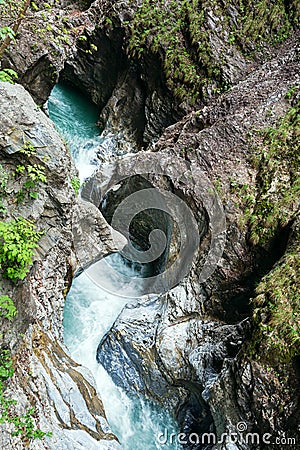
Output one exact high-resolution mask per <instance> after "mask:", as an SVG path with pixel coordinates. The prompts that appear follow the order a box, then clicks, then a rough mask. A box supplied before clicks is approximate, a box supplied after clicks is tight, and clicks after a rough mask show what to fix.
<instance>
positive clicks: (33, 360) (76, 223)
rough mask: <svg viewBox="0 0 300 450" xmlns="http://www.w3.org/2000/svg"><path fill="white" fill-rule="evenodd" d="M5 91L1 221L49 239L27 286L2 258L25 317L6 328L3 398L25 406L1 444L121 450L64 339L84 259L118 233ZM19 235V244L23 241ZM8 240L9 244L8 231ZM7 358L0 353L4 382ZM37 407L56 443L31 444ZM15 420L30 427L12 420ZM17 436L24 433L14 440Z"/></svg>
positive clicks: (54, 141)
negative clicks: (69, 301)
mask: <svg viewBox="0 0 300 450" xmlns="http://www.w3.org/2000/svg"><path fill="white" fill-rule="evenodd" d="M0 94H1V95H0V115H1V121H0V123H1V126H0V155H1V180H2V185H1V198H2V202H1V205H2V206H1V208H2V210H1V211H2V212H1V215H2V217H1V220H2V221H3V222H4V223H8V224H9V223H12V222H13V221H14V220H18V217H21V216H22V217H23V218H25V219H26V220H28V221H30V222H27V225H26V226H29V225H28V224H29V223H34V225H35V226H36V227H37V230H38V231H39V232H41V233H42V235H41V236H40V239H39V241H38V247H37V249H36V252H35V254H34V259H33V265H32V266H29V269H30V270H29V272H28V274H27V275H26V277H25V279H24V280H23V281H21V280H16V281H14V280H11V279H9V278H7V276H5V273H4V272H3V269H4V267H6V266H5V264H4V263H3V260H2V265H1V267H2V274H1V280H0V285H1V295H4V294H5V295H8V296H9V297H10V298H11V299H12V300H13V302H14V303H15V306H16V308H17V311H18V312H17V315H16V317H15V318H14V319H13V320H12V321H10V320H9V319H8V318H2V321H1V352H3V350H4V351H5V350H9V351H11V352H12V358H13V368H14V374H13V376H12V377H8V380H7V382H6V383H5V384H4V385H5V390H4V398H5V399H15V400H16V401H17V403H16V405H10V406H9V407H8V420H4V423H2V424H1V447H2V448H5V449H10V448H11V449H12V448H13V449H17V448H18V449H23V448H27V446H28V445H29V448H36V449H37V448H51V449H58V448H60V449H64V448H68V449H70V448H72V449H83V448H91V449H92V448H94V449H96V448H97V449H98V448H99V449H100V448H105V449H107V448H111V449H114V448H119V447H120V446H119V444H118V443H117V440H116V438H115V436H114V435H113V434H112V433H111V432H110V431H109V427H108V425H107V422H106V419H105V413H104V410H103V406H102V403H101V400H100V399H99V398H98V396H97V391H96V388H95V384H94V381H93V379H92V377H91V375H90V374H89V372H88V371H87V370H86V369H84V368H83V367H81V366H79V365H78V364H76V362H74V361H73V360H72V359H71V358H70V356H68V351H67V350H66V348H65V347H64V345H63V337H62V314H63V306H64V298H65V295H66V293H67V291H68V290H69V288H70V285H71V282H72V278H73V276H74V273H75V271H76V270H77V269H78V268H79V266H78V263H77V260H78V258H80V261H81V262H83V263H84V261H86V263H89V262H90V261H91V260H92V259H93V258H96V257H99V256H100V254H101V253H102V254H106V253H108V252H110V251H111V250H112V249H113V247H112V245H111V239H110V230H109V228H108V227H107V225H106V222H105V221H104V219H103V218H102V216H101V214H100V213H99V211H98V210H97V209H96V208H94V207H93V205H91V204H86V203H84V202H82V201H80V200H78V199H77V198H76V196H75V192H74V190H73V188H72V186H71V181H72V178H73V177H75V176H76V175H77V174H76V169H75V167H74V166H73V163H72V162H71V158H70V154H69V151H68V149H67V148H66V146H65V145H64V144H63V142H62V140H61V139H60V137H59V136H58V134H57V132H56V131H55V130H54V127H53V125H52V123H51V122H50V121H49V119H48V118H47V117H46V116H45V114H44V113H43V112H41V111H40V109H39V108H38V107H37V106H36V104H35V103H34V102H33V100H32V98H31V97H30V95H29V94H28V93H27V92H26V91H25V90H24V88H22V87H21V86H17V85H15V86H13V85H11V84H8V83H1V85H0ZM21 167H24V170H21V169H20V168H21ZM30 167H31V168H33V169H30ZM34 169H36V170H39V171H40V172H42V173H43V174H44V175H45V178H42V179H41V178H40V179H39V180H35V182H34V183H33V186H32V184H30V183H29V184H28V181H30V180H31V181H32V178H31V179H30V177H29V178H28V174H29V173H32V172H33V173H35V172H34ZM3 180H5V185H4V184H3ZM26 183H27V184H26ZM89 221H90V222H89ZM3 222H1V223H3ZM92 225H93V226H92ZM89 228H91V230H89V232H90V231H92V230H94V231H93V232H92V234H89V233H87V232H86V231H87V229H89ZM93 233H95V234H93ZM18 236H19V243H20V241H21V242H22V239H24V238H22V234H21V233H20V235H18ZM99 236H101V239H100V238H99ZM3 239H4V241H5V239H6V241H5V242H8V241H7V239H8V237H7V236H4V235H3V234H1V241H2V242H3ZM16 239H18V237H17V238H16ZM28 239H29V238H28ZM10 242H14V241H10ZM2 251H3V248H2ZM19 254H20V253H19ZM15 264H18V263H17V262H16V263H15ZM8 266H13V264H12V263H10V264H9V263H8ZM3 311H5V310H3V309H1V312H3ZM3 359H4V358H3V353H1V370H2V372H1V376H2V377H3V378H1V380H2V381H3V379H5V376H4V375H5V374H4V373H3ZM2 407H4V406H3V404H2ZM31 408H34V412H33V413H32V414H29V416H30V417H31V418H32V420H33V422H32V424H33V425H32V427H33V428H34V429H40V430H42V431H43V432H51V433H52V437H51V438H47V437H45V438H44V439H43V440H32V439H31V435H30V426H27V427H26V426H25V423H26V420H25V419H26V417H24V416H25V415H26V413H28V411H29V410H30V409H31ZM3 414H4V410H3V409H2V411H1V415H2V417H3ZM15 415H19V417H20V420H21V422H23V425H22V424H21V425H19V427H17V426H16V425H15V423H16V422H14V424H13V423H11V422H12V421H11V420H9V419H11V418H13V417H14V416H15ZM28 420H29V421H30V420H31V419H30V418H29V419H28ZM16 429H18V430H19V431H20V434H19V435H18V436H15V437H14V432H15V431H16Z"/></svg>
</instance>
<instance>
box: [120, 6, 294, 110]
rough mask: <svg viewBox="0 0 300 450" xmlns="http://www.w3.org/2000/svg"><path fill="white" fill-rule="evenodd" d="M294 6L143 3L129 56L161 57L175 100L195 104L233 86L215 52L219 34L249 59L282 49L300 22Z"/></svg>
mask: <svg viewBox="0 0 300 450" xmlns="http://www.w3.org/2000/svg"><path fill="white" fill-rule="evenodd" d="M134 3H136V2H135V1H134ZM292 4H293V5H294V7H293V5H290V6H289V5H287V4H286V2H285V1H284V0H251V1H243V0H234V1H227V2H226V1H225V2H224V1H221V0H210V1H208V0H180V1H174V0H170V1H167V2H166V1H163V0H159V1H157V2H153V1H152V0H143V1H142V3H141V4H140V6H139V7H138V8H136V12H135V15H134V18H133V22H132V23H131V24H130V26H129V31H130V33H131V38H130V42H129V47H128V52H129V55H130V56H131V57H137V58H141V57H142V55H143V53H144V51H145V49H150V50H151V51H152V52H154V53H159V55H160V57H161V58H162V65H163V69H164V73H165V77H166V82H167V85H168V86H169V88H170V89H171V90H172V91H173V93H174V95H175V96H177V97H179V98H181V99H189V100H190V101H191V102H193V101H195V100H196V99H197V98H198V97H201V96H204V95H205V93H206V90H207V87H208V86H212V87H213V88H217V89H224V88H226V87H227V84H228V80H227V79H226V77H225V75H224V74H223V72H222V64H223V61H222V54H220V55H216V54H214V53H213V51H212V47H211V37H212V36H213V35H214V34H215V35H217V36H218V38H221V40H223V41H224V42H226V40H227V44H228V47H230V46H231V45H234V46H236V47H238V49H239V50H241V51H243V52H244V53H246V54H247V53H248V54H249V53H252V52H253V51H255V50H259V49H260V48H261V47H262V46H263V45H265V44H276V43H278V42H281V41H283V40H284V39H286V38H287V37H288V35H289V33H290V32H291V30H292V29H293V27H296V26H297V23H298V22H299V13H298V12H297V11H298V9H297V8H296V2H295V0H293V2H292ZM212 18H213V22H215V27H216V28H215V29H213V27H212V26H211V23H212ZM220 50H221V52H222V51H223V50H222V49H220Z"/></svg>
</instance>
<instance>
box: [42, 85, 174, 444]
mask: <svg viewBox="0 0 300 450" xmlns="http://www.w3.org/2000/svg"><path fill="white" fill-rule="evenodd" d="M97 114H98V111H97V108H95V107H94V106H93V105H91V104H90V103H89V102H87V101H86V100H85V99H84V98H83V97H82V96H81V95H80V94H78V93H76V92H75V91H74V90H72V89H70V88H68V87H66V86H64V85H57V86H56V87H55V88H54V90H53V91H52V94H51V97H50V99H49V115H50V118H51V119H52V120H53V122H54V123H55V125H56V127H57V129H58V130H59V132H60V133H61V135H62V136H63V137H64V138H65V140H66V141H67V143H68V145H69V148H70V150H71V153H72V156H73V159H74V162H75V164H76V165H77V168H78V170H79V173H80V177H81V180H82V181H83V180H84V179H85V178H86V177H88V176H89V175H91V173H92V172H93V170H94V169H95V168H96V165H97V153H98V152H99V148H100V151H101V148H104V149H105V145H103V146H102V144H105V143H104V142H103V139H102V138H101V137H100V133H99V129H98V128H97V126H96V125H95V123H96V120H97ZM107 260H108V262H109V265H111V266H112V267H114V268H116V270H117V271H120V272H122V273H123V274H125V275H128V276H129V277H133V278H134V277H139V276H140V274H141V269H140V268H139V267H138V266H137V265H131V266H129V265H126V264H125V262H124V260H123V259H122V258H121V256H120V255H118V254H114V255H111V256H108V257H107ZM107 281H108V285H109V279H108V280H107ZM134 286H135V285H134ZM112 291H113V289H112ZM129 292H130V289H129ZM132 301H135V300H133V299H132V298H126V297H119V296H117V295H115V294H113V293H110V292H109V289H106V290H104V289H103V288H102V287H100V286H98V285H95V284H94V283H93V282H92V280H91V277H89V276H88V275H87V274H86V273H85V272H83V273H82V274H81V275H80V276H78V277H77V278H75V279H74V280H73V284H72V287H71V290H70V292H69V294H68V296H67V299H66V303H65V309H64V338H65V343H66V345H67V347H68V348H69V351H70V353H71V356H72V357H73V358H74V360H75V361H77V362H79V363H80V364H82V365H84V366H86V367H88V368H89V369H90V370H91V372H92V373H93V375H94V378H95V380H96V383H97V388H98V391H99V394H100V397H101V399H102V401H103V403H104V407H105V411H106V415H107V418H108V422H109V424H110V426H111V428H112V431H113V432H114V433H115V434H116V435H117V436H118V438H119V440H120V442H121V444H122V446H123V448H124V450H160V449H161V450H162V449H173V450H179V449H181V446H180V445H179V444H177V443H173V444H170V443H167V444H160V443H159V442H158V440H157V438H158V436H159V434H160V433H164V431H165V429H167V430H168V434H169V435H170V434H171V433H173V432H174V433H175V432H176V425H175V423H174V421H173V420H172V418H171V416H170V415H169V414H168V413H167V411H165V410H164V409H162V408H159V407H157V406H154V405H153V404H152V403H151V402H149V401H146V400H145V399H143V398H141V397H140V396H138V395H137V396H136V397H129V396H128V395H127V394H126V393H125V392H124V391H123V390H122V389H121V388H119V387H117V386H115V384H114V383H113V381H112V380H111V378H110V377H109V375H108V374H107V373H106V371H105V370H104V368H103V367H102V366H101V365H100V364H98V363H97V361H96V351H97V347H98V344H99V342H100V340H101V338H102V337H103V336H104V334H105V333H106V332H107V331H109V329H110V327H111V326H112V324H113V323H114V321H115V320H116V318H117V317H118V315H119V313H120V312H121V310H122V308H123V307H124V306H125V305H126V303H128V302H132Z"/></svg>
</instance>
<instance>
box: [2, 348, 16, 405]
mask: <svg viewBox="0 0 300 450" xmlns="http://www.w3.org/2000/svg"><path fill="white" fill-rule="evenodd" d="M13 374H14V370H13V362H12V359H11V357H10V352H9V350H0V397H1V394H2V391H1V388H2V381H5V380H7V379H8V378H10V377H12V376H13Z"/></svg>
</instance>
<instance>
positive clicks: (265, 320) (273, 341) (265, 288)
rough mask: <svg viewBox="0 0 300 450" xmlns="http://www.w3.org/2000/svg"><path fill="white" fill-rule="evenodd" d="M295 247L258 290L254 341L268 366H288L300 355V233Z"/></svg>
mask: <svg viewBox="0 0 300 450" xmlns="http://www.w3.org/2000/svg"><path fill="white" fill-rule="evenodd" d="M295 239H296V240H295V244H294V247H293V248H291V249H290V250H289V251H288V252H287V254H285V255H284V257H283V258H282V259H281V261H280V262H279V263H278V265H277V266H276V267H275V268H274V269H273V270H272V271H271V272H270V273H269V274H268V275H266V276H265V277H264V278H263V279H262V281H261V282H260V283H259V285H258V287H257V288H256V297H255V298H254V299H253V301H252V302H253V305H254V313H253V318H254V322H255V325H256V331H255V334H254V341H255V343H256V345H257V344H258V345H259V346H260V347H261V349H263V350H262V351H261V352H260V353H262V354H263V358H264V359H265V360H266V361H268V362H269V363H271V364H273V365H276V364H278V362H282V363H285V362H289V361H290V360H291V359H292V358H293V357H295V356H297V355H299V354H300V311H299V300H300V294H299V285H300V257H299V255H300V231H299V230H298V237H295Z"/></svg>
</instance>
